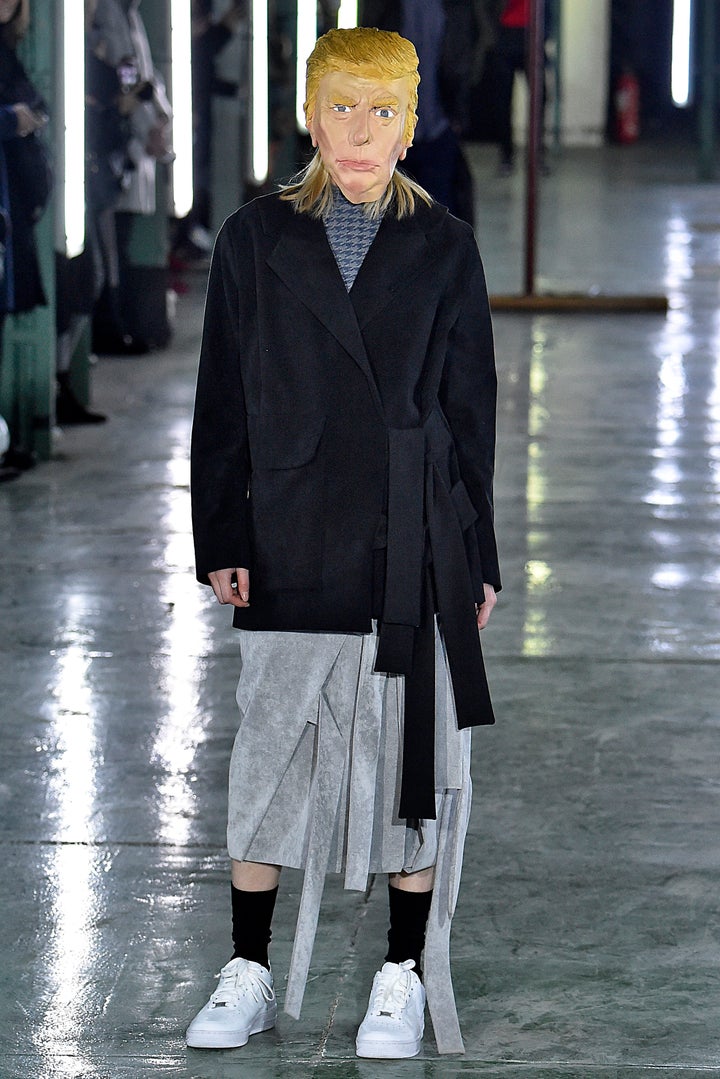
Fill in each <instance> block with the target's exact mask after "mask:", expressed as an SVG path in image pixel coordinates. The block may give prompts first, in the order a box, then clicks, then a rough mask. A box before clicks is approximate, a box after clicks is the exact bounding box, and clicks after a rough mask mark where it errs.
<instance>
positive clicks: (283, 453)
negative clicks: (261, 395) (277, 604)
mask: <svg viewBox="0 0 720 1079" xmlns="http://www.w3.org/2000/svg"><path fill="white" fill-rule="evenodd" d="M324 428H325V419H324V417H320V418H318V417H313V418H312V419H308V418H307V417H305V418H303V417H302V416H299V415H297V414H296V413H293V414H287V415H276V416H273V417H272V421H271V422H270V423H263V425H262V429H261V431H260V432H259V435H260V437H259V438H258V440H257V442H256V445H255V446H254V448H253V471H252V476H251V480H250V503H251V514H252V522H253V538H254V549H255V566H256V570H257V573H258V575H259V583H260V586H261V588H263V589H267V590H268V591H283V592H284V591H296V590H307V589H311V590H312V589H314V590H317V589H319V588H321V587H322V547H323V531H324V508H325V497H324V492H325V459H324V454H323V452H322V436H323V431H324Z"/></svg>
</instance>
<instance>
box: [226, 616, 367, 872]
mask: <svg viewBox="0 0 720 1079" xmlns="http://www.w3.org/2000/svg"><path fill="white" fill-rule="evenodd" d="M346 640H348V641H353V640H355V638H353V637H347V638H346V637H344V636H342V635H340V634H325V633H323V634H320V633H289V634H280V633H259V632H243V633H241V642H240V652H241V659H242V669H241V672H240V681H239V682H238V688H237V702H238V707H239V709H240V727H239V730H238V733H237V735H236V737H235V744H234V746H233V752H232V757H231V760H230V776H229V798H228V850H229V852H230V857H231V858H235V859H237V861H242V860H244V859H247V858H248V857H249V851H250V850H251V848H252V851H253V860H255V861H259V862H273V863H277V864H279V865H292V866H295V867H300V866H301V865H302V859H303V851H304V847H305V829H304V828H303V826H302V822H303V821H304V820H306V817H307V806H308V794H309V789H310V781H311V778H312V770H310V771H309V772H308V771H307V769H306V770H305V773H304V774H303V775H301V774H300V771H301V770H300V765H301V763H304V764H305V765H307V764H310V765H311V766H312V758H313V754H308V752H307V748H308V745H312V742H313V741H314V739H311V738H309V737H308V731H307V727H308V724H311V725H312V728H313V730H314V729H315V728H316V726H317V717H318V700H319V697H320V691H321V689H322V687H323V684H324V683H325V681H326V680H327V677H328V673H329V672H330V671H331V670H332V668H333V664H334V662H335V659H336V658H337V655H338V653H339V652H340V649H341V648H342V646H343V643H344V642H345V641H346ZM357 640H360V638H359V637H358V638H357ZM303 742H304V743H306V744H305V745H304V746H303V747H302V749H300V746H301V743H303ZM289 772H290V775H288V773H289ZM286 778H288V779H291V780H292V781H291V782H290V781H288V782H286V781H285V780H286ZM276 797H279V799H280V802H281V803H282V810H283V813H282V818H281V815H280V813H279V812H273V813H272V814H271V815H268V810H269V808H270V807H271V806H272V805H273V802H274V800H275V798H276ZM266 817H267V818H268V819H267V820H266V819H265V818H266ZM288 821H292V822H293V827H292V828H290V827H288ZM261 825H263V842H264V844H265V845H264V846H263V847H261V846H260V844H259V843H256V842H255V839H256V836H257V834H258V832H259V830H260V826H261ZM298 825H299V826H298ZM289 844H291V846H290V847H289ZM281 850H282V852H283V853H287V856H288V859H289V860H288V861H287V862H286V861H283V860H281V859H280V858H279V857H278V856H279V854H280V853H281ZM264 851H266V852H267V853H263V852H264Z"/></svg>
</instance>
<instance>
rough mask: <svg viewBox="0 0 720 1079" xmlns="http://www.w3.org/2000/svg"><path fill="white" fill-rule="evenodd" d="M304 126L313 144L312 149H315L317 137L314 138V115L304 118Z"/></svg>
mask: <svg viewBox="0 0 720 1079" xmlns="http://www.w3.org/2000/svg"><path fill="white" fill-rule="evenodd" d="M305 127H306V128H307V129H308V132H309V134H310V139H311V141H312V144H313V149H317V139H316V138H315V132H314V130H313V128H314V127H315V117H314V116H311V117H310V118H309V119H306V120H305Z"/></svg>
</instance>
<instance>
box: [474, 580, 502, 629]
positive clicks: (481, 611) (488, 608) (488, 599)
mask: <svg viewBox="0 0 720 1079" xmlns="http://www.w3.org/2000/svg"><path fill="white" fill-rule="evenodd" d="M483 591H484V592H485V600H484V602H483V603H476V604H475V612H476V614H477V625H478V629H485V626H486V625H487V624H488V622H489V621H490V615H491V614H492V612H493V607H494V606H495V604H496V603H497V595H496V593H495V589H494V588H493V586H492V585H491V584H484V585H483Z"/></svg>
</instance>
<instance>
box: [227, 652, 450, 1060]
mask: <svg viewBox="0 0 720 1079" xmlns="http://www.w3.org/2000/svg"><path fill="white" fill-rule="evenodd" d="M376 649H377V639H376V637H375V635H370V634H368V635H364V636H363V635H344V634H316V633H259V632H245V633H242V644H241V653H242V663H243V666H242V671H241V676H240V681H239V683H238V691H237V700H238V706H239V709H240V715H241V721H240V729H239V731H238V734H237V737H236V739H235V746H234V749H233V755H232V760H231V765H230V807H229V812H228V848H229V851H230V855H231V857H233V858H235V859H237V860H239V861H242V860H250V861H258V862H269V863H274V864H279V865H288V866H293V867H295V868H303V867H304V869H305V874H304V880H303V890H302V895H301V900H300V911H299V914H298V922H297V926H296V932H295V940H294V945H293V954H292V959H291V964H290V970H289V973H288V987H287V993H286V998H285V1010H286V1011H287V1012H288V1013H289V1014H290V1015H292V1016H293V1017H295V1018H297V1017H298V1016H299V1014H300V1009H301V1006H302V999H303V994H304V991H305V984H306V980H307V974H308V970H309V965H310V961H311V957H312V950H313V944H314V940H315V933H316V929H317V922H318V916H319V911H320V903H321V899H322V892H323V885H324V880H325V875H326V873H327V872H328V870H329V869H330V870H336V871H338V872H344V873H345V886H346V887H347V888H355V889H360V890H364V889H365V888H366V887H367V883H368V876H369V874H370V873H392V872H399V871H400V870H402V869H405V870H407V871H408V872H416V871H418V870H421V869H426V868H429V867H430V866H433V865H437V871H436V885H435V892H434V896H433V905H432V909H431V914H430V919H429V922H428V942H427V945H426V950H425V961H424V966H425V971H426V982H427V988H428V1004H429V1007H430V1013H431V1017H432V1019H433V1025H434V1027H435V1031H436V1037H437V1040H438V1046H439V1047H440V1046H442V1048H441V1052H459V1051H461V1050H459V1049H458V1045H460V1046H462V1038H461V1036H460V1028H459V1025H458V1020H457V1013H456V1010H455V1002H454V997H453V990H452V981H451V977H450V963H449V937H450V923H451V919H452V914H453V911H454V909H455V901H456V898H457V890H458V887H459V875H460V869H461V865H462V850H463V844H464V840H465V833H466V830H467V823H468V818H469V810H470V799H471V784H470V774H469V768H470V732H469V730H464V731H458V730H457V724H456V719H455V708H454V701H453V696H452V687H451V685H450V679H449V675H448V671H447V663H446V657H445V652H444V647H443V644H442V640H441V638H440V634H439V633H436V674H437V680H436V702H435V703H436V737H435V743H436V748H435V753H436V785H437V792H436V805H437V820H436V821H425V820H424V821H421V822H420V825H419V828H417V829H413V828H408V827H407V825H406V822H405V821H404V820H400V819H399V818H398V816H397V804H398V788H399V778H400V773H401V768H402V759H401V758H402V712H403V691H404V680H403V679H402V678H400V677H397V676H392V675H385V674H376V673H375V672H374V671H373V665H374V660H375V652H376ZM438 1028H439V1029H438Z"/></svg>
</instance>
